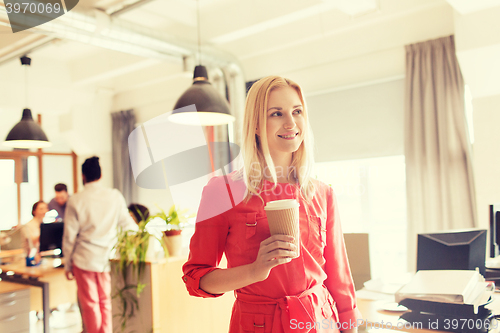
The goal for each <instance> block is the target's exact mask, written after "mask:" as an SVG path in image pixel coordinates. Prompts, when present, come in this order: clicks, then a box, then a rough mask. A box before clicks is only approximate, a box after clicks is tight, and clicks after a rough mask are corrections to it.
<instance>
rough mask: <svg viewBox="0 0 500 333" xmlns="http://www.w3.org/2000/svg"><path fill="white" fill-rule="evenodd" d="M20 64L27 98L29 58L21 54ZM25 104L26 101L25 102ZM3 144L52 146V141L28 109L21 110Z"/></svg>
mask: <svg viewBox="0 0 500 333" xmlns="http://www.w3.org/2000/svg"><path fill="white" fill-rule="evenodd" d="M21 64H22V65H23V66H25V71H26V79H25V85H26V96H25V97H26V100H27V99H28V98H27V97H28V93H27V91H28V82H27V81H28V80H27V68H28V66H29V65H30V64H31V59H30V58H28V57H26V56H23V57H22V58H21ZM26 104H27V103H26ZM3 144H4V145H5V146H8V147H13V148H47V147H50V146H52V143H50V142H49V140H48V139H47V135H45V133H44V132H43V130H42V128H41V127H40V125H38V123H36V122H35V121H34V120H33V116H32V115H31V110H30V109H27V108H26V109H24V110H23V117H22V118H21V121H20V122H18V123H17V124H16V125H15V126H14V127H13V128H12V129H11V130H10V132H9V134H8V135H7V138H6V139H5V141H4V143H3Z"/></svg>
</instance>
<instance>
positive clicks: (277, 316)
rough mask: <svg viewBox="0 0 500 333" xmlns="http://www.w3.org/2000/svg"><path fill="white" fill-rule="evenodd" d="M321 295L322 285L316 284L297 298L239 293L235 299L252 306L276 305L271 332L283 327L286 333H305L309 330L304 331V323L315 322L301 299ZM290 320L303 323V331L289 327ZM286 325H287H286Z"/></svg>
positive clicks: (236, 293)
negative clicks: (315, 294)
mask: <svg viewBox="0 0 500 333" xmlns="http://www.w3.org/2000/svg"><path fill="white" fill-rule="evenodd" d="M314 293H317V294H322V293H324V291H323V285H321V284H317V285H316V286H314V287H312V288H310V289H307V290H305V291H304V292H302V293H301V294H300V295H298V296H285V297H283V298H271V297H266V296H260V295H251V294H244V293H241V292H235V296H236V299H237V300H238V301H241V302H244V303H252V304H276V305H278V306H277V307H276V309H275V310H274V318H273V329H272V332H279V331H280V326H283V330H284V331H285V332H287V333H291V332H293V333H307V332H309V331H310V329H306V328H305V327H306V326H308V325H307V324H306V323H314V322H315V320H314V319H313V316H312V315H311V314H310V313H309V311H308V310H307V309H306V307H305V306H304V303H302V301H301V299H304V298H305V297H307V296H309V295H311V294H314ZM290 318H292V319H295V320H296V323H304V325H300V326H303V327H304V328H303V329H299V328H298V327H297V328H294V329H293V330H292V328H291V327H290V326H291V325H290V320H291V319H290ZM287 323H288V324H287Z"/></svg>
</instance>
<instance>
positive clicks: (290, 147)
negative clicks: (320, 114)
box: [266, 87, 306, 157]
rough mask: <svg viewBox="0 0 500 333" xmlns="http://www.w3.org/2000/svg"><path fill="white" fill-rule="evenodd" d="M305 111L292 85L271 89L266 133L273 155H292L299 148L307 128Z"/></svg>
mask: <svg viewBox="0 0 500 333" xmlns="http://www.w3.org/2000/svg"><path fill="white" fill-rule="evenodd" d="M303 112H304V107H303V106H302V102H301V101H300V98H299V94H298V93H297V91H296V90H295V89H293V88H292V87H284V88H278V89H275V90H273V91H271V93H270V94H269V99H268V103H267V113H266V117H267V128H266V133H267V141H268V145H269V151H270V153H271V156H273V157H275V156H276V157H277V154H290V155H291V153H293V152H295V151H297V149H299V147H300V145H301V143H302V141H303V140H304V131H305V129H306V120H305V118H304V114H303Z"/></svg>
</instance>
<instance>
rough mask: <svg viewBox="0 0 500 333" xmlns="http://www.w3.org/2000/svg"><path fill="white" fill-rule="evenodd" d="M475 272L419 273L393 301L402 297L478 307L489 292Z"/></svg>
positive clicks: (489, 294) (482, 278) (483, 281)
mask: <svg viewBox="0 0 500 333" xmlns="http://www.w3.org/2000/svg"><path fill="white" fill-rule="evenodd" d="M487 286H488V283H486V282H485V280H484V277H483V276H482V275H481V274H479V272H478V271H471V270H428V271H427V270H425V271H418V272H417V273H416V274H415V275H414V276H413V278H412V279H411V281H410V282H409V283H408V284H406V285H404V286H403V287H402V288H401V289H399V290H398V291H397V292H396V302H400V301H401V300H403V299H405V298H411V299H417V300H424V301H432V302H443V303H455V304H472V305H474V306H475V308H477V307H478V306H479V305H482V304H484V303H486V302H487V301H488V299H489V298H490V296H491V294H492V291H490V290H488V289H487Z"/></svg>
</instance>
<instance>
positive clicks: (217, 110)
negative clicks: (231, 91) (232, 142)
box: [169, 0, 234, 126]
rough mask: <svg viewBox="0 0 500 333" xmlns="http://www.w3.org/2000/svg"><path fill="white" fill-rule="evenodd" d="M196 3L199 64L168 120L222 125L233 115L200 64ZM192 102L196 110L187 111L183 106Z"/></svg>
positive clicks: (198, 4)
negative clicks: (190, 83)
mask: <svg viewBox="0 0 500 333" xmlns="http://www.w3.org/2000/svg"><path fill="white" fill-rule="evenodd" d="M196 3H197V8H196V15H197V20H198V22H197V25H198V55H199V59H200V65H198V66H196V67H195V69H194V75H193V85H192V86H191V87H189V89H187V90H186V91H185V92H184V93H183V94H182V95H181V97H179V99H178V100H177V103H175V107H174V111H172V114H171V115H170V117H169V120H170V121H172V122H175V123H179V124H184V125H202V126H215V125H224V124H228V123H230V122H232V121H234V117H233V116H232V115H231V112H230V111H229V104H228V102H227V100H226V99H225V98H224V97H222V96H221V95H220V94H219V92H218V91H217V90H216V89H215V88H214V87H213V86H212V84H211V83H210V82H209V81H208V73H207V69H206V67H205V66H203V65H201V45H200V2H199V0H198V1H197V2H196ZM192 104H194V105H195V106H196V110H197V112H193V111H189V110H190V108H184V107H186V106H188V105H192Z"/></svg>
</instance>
